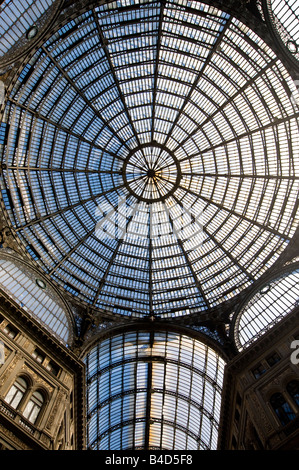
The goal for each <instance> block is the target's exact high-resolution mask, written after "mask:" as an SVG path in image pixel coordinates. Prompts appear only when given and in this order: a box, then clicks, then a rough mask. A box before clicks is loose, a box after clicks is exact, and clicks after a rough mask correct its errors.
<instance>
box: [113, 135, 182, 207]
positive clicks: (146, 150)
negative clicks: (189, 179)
mask: <svg viewBox="0 0 299 470" xmlns="http://www.w3.org/2000/svg"><path fill="white" fill-rule="evenodd" d="M122 175H123V179H124V183H125V185H126V188H127V189H128V190H129V191H130V193H131V194H133V196H135V197H136V198H137V199H138V200H139V201H144V202H147V203H152V202H158V201H164V200H165V199H167V198H168V197H169V196H171V194H173V193H174V191H175V190H176V189H177V187H178V186H179V184H180V181H181V177H182V173H181V168H180V164H179V161H178V159H177V158H176V157H175V156H174V155H173V153H172V152H170V151H169V150H168V149H166V148H165V147H163V146H162V145H159V144H158V143H152V144H145V145H142V146H140V147H138V148H137V149H134V150H133V151H132V152H130V153H129V155H128V156H127V158H126V160H125V162H124V165H123V168H122Z"/></svg>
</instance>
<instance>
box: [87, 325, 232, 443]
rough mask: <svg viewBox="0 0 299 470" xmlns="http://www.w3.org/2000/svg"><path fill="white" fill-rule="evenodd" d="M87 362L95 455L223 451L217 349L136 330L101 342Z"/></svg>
mask: <svg viewBox="0 0 299 470" xmlns="http://www.w3.org/2000/svg"><path fill="white" fill-rule="evenodd" d="M84 360H85V363H86V377H87V434H88V436H87V446H88V448H89V449H93V450H137V449H145V450H149V449H161V450H171V449H174V450H186V449H188V450H200V449H202V450H208V449H216V448H217V439H218V425H219V418H220V406H221V390H222V381H223V373H224V366H225V360H224V359H223V358H222V357H221V356H220V355H219V353H217V352H216V351H215V350H214V349H213V347H210V346H208V345H206V344H205V342H202V341H201V340H200V339H198V338H194V337H190V336H189V334H188V335H186V334H183V333H177V332H174V331H166V330H164V331H163V329H161V330H160V331H157V330H155V331H154V330H152V331H150V330H146V329H145V330H143V329H140V328H136V330H135V331H134V330H132V331H126V332H122V333H120V332H115V333H114V334H111V335H109V336H106V337H105V338H103V339H102V340H101V339H100V338H99V339H98V341H96V342H94V344H93V346H91V347H90V348H89V349H88V352H87V354H86V356H85V359H84Z"/></svg>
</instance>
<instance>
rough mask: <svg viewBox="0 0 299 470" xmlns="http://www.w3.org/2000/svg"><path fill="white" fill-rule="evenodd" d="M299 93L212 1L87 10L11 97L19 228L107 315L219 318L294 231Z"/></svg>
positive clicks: (9, 172)
mask: <svg viewBox="0 0 299 470" xmlns="http://www.w3.org/2000/svg"><path fill="white" fill-rule="evenodd" d="M295 90H296V88H295V85H294V82H293V80H292V79H291V77H290V76H289V74H288V72H287V71H286V69H285V68H284V66H283V64H282V63H281V62H280V60H279V59H278V57H277V56H276V54H275V53H274V52H273V51H272V50H271V48H270V47H269V46H268V45H267V44H266V43H265V42H264V41H263V40H262V39H261V38H260V37H258V36H257V35H256V34H255V32H254V31H253V30H251V29H250V28H249V27H247V26H245V25H244V24H243V23H241V22H240V21H239V20H238V19H236V18H235V17H232V16H230V15H229V14H228V13H226V12H224V11H221V10H219V9H217V8H215V7H212V6H210V5H207V4H205V3H203V2H199V1H188V0H179V1H175V0H171V1H166V2H160V1H159V2H158V1H157V2H155V1H139V0H134V1H133V0H132V1H127V0H125V1H121V2H106V3H105V4H102V5H99V6H97V7H94V8H93V9H88V7H86V11H84V12H82V11H81V14H80V15H79V16H77V17H76V18H73V19H71V20H69V21H66V22H65V24H64V25H63V26H61V27H60V29H58V30H57V31H56V32H55V33H54V34H53V35H52V36H51V37H49V38H48V39H47V41H46V42H45V43H44V44H43V46H42V47H40V48H39V49H38V50H37V51H36V52H35V54H34V55H33V56H32V57H31V58H30V60H29V61H28V62H26V65H24V68H23V70H22V72H21V73H20V75H19V76H18V77H17V78H16V80H15V82H14V87H13V88H12V90H11V93H10V95H9V97H8V99H7V103H6V108H5V112H4V117H3V121H2V124H1V134H0V137H1V140H0V143H1V144H2V145H1V149H2V152H1V157H2V186H1V187H2V196H3V204H5V209H6V213H7V215H8V218H9V221H10V223H11V224H12V226H13V228H14V230H15V232H16V233H17V234H18V236H19V238H20V240H21V241H22V242H23V243H24V245H25V247H26V249H27V250H28V252H29V253H30V254H31V255H32V256H33V258H34V259H35V260H36V261H37V262H38V263H39V265H40V266H41V267H42V269H44V271H45V272H46V273H48V274H49V275H50V276H51V278H52V279H53V280H54V281H56V282H57V283H58V284H60V285H61V286H63V287H64V288H65V289H66V290H68V291H69V292H70V293H71V294H73V295H74V296H75V297H76V299H78V300H79V301H82V302H84V304H85V305H86V304H88V305H89V306H90V307H91V308H94V309H99V310H100V311H103V312H106V313H107V312H108V313H111V314H115V315H117V314H120V315H127V316H132V317H135V318H138V317H139V318H141V317H146V316H151V315H158V316H160V317H163V318H171V317H176V316H183V315H189V314H193V313H194V314H196V315H199V316H200V315H201V314H202V313H203V314H206V312H209V311H210V310H211V309H213V308H215V307H218V306H219V305H220V304H223V303H224V302H225V301H227V300H230V299H231V298H233V297H234V296H236V295H237V294H239V293H240V292H242V291H243V290H244V289H246V288H248V287H249V286H250V285H251V284H252V283H253V282H254V281H255V280H257V279H258V278H259V277H260V276H261V275H262V274H263V273H264V272H265V271H267V270H268V269H269V268H270V267H271V266H272V265H273V263H274V262H275V261H276V260H277V259H278V257H279V256H280V254H281V253H282V252H283V251H284V250H285V248H286V247H287V245H288V243H289V241H290V240H291V239H292V237H293V235H294V232H295V229H296V226H297V222H298V218H297V198H298V176H299V174H298V173H299V162H298V158H297V155H298V149H299V133H298V107H296V105H295V103H294V100H292V98H291V95H292V94H293V93H294V92H295Z"/></svg>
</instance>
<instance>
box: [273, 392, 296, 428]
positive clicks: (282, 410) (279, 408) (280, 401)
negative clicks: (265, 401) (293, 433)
mask: <svg viewBox="0 0 299 470" xmlns="http://www.w3.org/2000/svg"><path fill="white" fill-rule="evenodd" d="M270 403H271V406H272V408H273V410H274V411H275V413H276V415H277V417H278V419H279V421H280V422H281V424H282V425H283V426H285V425H286V424H288V423H289V422H290V421H292V420H293V419H295V413H294V411H293V410H292V408H291V407H290V405H289V404H288V402H287V401H286V399H285V398H284V396H283V395H282V393H274V395H272V397H271V398H270Z"/></svg>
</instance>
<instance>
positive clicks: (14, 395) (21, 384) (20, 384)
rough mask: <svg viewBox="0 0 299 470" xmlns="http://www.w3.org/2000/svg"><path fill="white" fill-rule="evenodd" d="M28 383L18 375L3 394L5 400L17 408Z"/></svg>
mask: <svg viewBox="0 0 299 470" xmlns="http://www.w3.org/2000/svg"><path fill="white" fill-rule="evenodd" d="M27 388H28V384H27V382H26V380H25V379H24V378H23V377H18V378H17V380H16V381H15V383H14V384H13V386H12V387H11V388H10V389H9V391H8V392H7V394H6V396H5V401H6V402H7V403H8V404H9V405H10V406H12V407H13V408H15V409H16V408H17V407H18V406H19V404H20V402H21V400H22V398H23V397H24V395H25V393H26V390H27Z"/></svg>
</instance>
